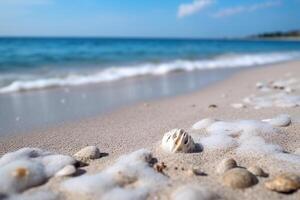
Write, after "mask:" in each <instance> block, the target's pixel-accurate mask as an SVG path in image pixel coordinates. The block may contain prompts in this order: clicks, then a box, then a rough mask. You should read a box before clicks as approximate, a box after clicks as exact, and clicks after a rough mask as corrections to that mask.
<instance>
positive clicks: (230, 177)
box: [222, 168, 258, 188]
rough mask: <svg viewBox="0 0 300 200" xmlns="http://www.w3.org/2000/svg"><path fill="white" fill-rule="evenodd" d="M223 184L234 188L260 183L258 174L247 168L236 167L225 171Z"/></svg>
mask: <svg viewBox="0 0 300 200" xmlns="http://www.w3.org/2000/svg"><path fill="white" fill-rule="evenodd" d="M222 181H223V184H224V185H226V186H229V187H232V188H247V187H250V186H252V185H255V184H256V183H258V180H257V178H256V176H254V175H253V174H252V173H250V172H249V171H248V170H246V169H242V168H234V169H231V170H228V171H227V172H225V174H224V175H223V177H222Z"/></svg>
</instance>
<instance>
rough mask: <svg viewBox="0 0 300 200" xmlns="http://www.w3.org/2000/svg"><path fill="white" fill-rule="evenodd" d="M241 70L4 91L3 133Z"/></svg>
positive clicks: (189, 87) (170, 92)
mask: <svg viewBox="0 0 300 200" xmlns="http://www.w3.org/2000/svg"><path fill="white" fill-rule="evenodd" d="M236 71H238V69H218V70H206V71H198V72H187V73H186V72H179V73H173V74H168V75H165V76H162V77H148V78H141V77H140V78H135V79H126V80H121V81H118V82H111V83H104V84H96V85H88V86H81V87H64V88H55V89H47V90H37V91H30V92H21V93H20V92H17V93H7V94H0V110H1V112H0V135H8V134H13V133H20V132H26V131H30V130H32V129H35V128H41V127H47V126H51V125H55V124H60V123H63V122H68V121H73V120H78V119H84V118H87V117H92V116H96V115H100V114H103V113H107V112H109V111H112V110H115V109H117V108H120V107H122V106H126V105H131V104H134V103H137V102H141V101H148V100H152V99H158V98H162V97H169V96H175V95H180V94H184V93H188V92H192V91H195V90H198V89H201V88H203V87H205V86H208V85H210V84H212V83H214V82H216V81H219V80H223V79H225V78H226V77H228V76H230V75H232V74H233V73H234V72H236Z"/></svg>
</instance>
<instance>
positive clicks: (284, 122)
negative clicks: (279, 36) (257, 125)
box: [262, 114, 292, 127]
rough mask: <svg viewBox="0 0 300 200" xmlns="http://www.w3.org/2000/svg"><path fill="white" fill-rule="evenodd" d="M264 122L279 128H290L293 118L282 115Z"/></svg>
mask: <svg viewBox="0 0 300 200" xmlns="http://www.w3.org/2000/svg"><path fill="white" fill-rule="evenodd" d="M262 121H263V122H267V123H268V124H271V125H272V126H278V127H285V126H289V125H290V124H291V122H292V120H291V117H290V116H289V115H287V114H281V115H278V116H276V117H274V118H272V119H263V120H262Z"/></svg>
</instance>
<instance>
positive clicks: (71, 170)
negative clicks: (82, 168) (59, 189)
mask: <svg viewBox="0 0 300 200" xmlns="http://www.w3.org/2000/svg"><path fill="white" fill-rule="evenodd" d="M75 173H76V168H75V167H74V165H66V166H65V167H64V168H62V169H61V170H59V171H58V172H57V173H56V174H55V176H71V175H73V174H75Z"/></svg>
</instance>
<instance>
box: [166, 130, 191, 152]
mask: <svg viewBox="0 0 300 200" xmlns="http://www.w3.org/2000/svg"><path fill="white" fill-rule="evenodd" d="M161 147H162V149H163V150H165V151H166V152H169V153H179V152H181V153H191V152H193V151H195V149H196V144H195V142H194V140H193V138H192V137H191V136H190V135H189V134H188V133H187V132H186V131H184V130H183V129H173V130H171V131H169V132H167V133H165V135H164V136H163V139H162V143H161Z"/></svg>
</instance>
